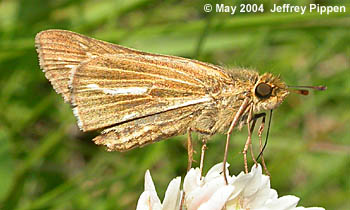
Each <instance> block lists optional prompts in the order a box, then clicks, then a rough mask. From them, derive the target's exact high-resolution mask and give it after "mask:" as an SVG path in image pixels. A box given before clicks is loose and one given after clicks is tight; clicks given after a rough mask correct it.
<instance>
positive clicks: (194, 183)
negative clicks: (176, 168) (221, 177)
mask: <svg viewBox="0 0 350 210" xmlns="http://www.w3.org/2000/svg"><path fill="white" fill-rule="evenodd" d="M200 179H201V177H200V171H199V168H196V169H194V168H191V169H190V170H189V171H188V172H187V174H186V176H185V179H184V184H183V189H184V192H186V193H190V192H192V191H193V190H195V189H197V188H198V187H200V185H201V181H200Z"/></svg>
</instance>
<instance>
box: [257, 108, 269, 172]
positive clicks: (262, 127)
mask: <svg viewBox="0 0 350 210" xmlns="http://www.w3.org/2000/svg"><path fill="white" fill-rule="evenodd" d="M264 114H265V113H264ZM265 117H266V114H265V115H264V116H263V118H262V120H261V124H260V127H259V130H258V137H259V145H260V153H261V163H262V165H263V168H264V171H265V173H266V174H267V175H268V176H271V174H270V172H269V171H268V170H267V167H266V164H265V160H264V155H263V145H262V133H263V131H264V128H265Z"/></svg>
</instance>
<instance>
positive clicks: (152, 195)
mask: <svg viewBox="0 0 350 210" xmlns="http://www.w3.org/2000/svg"><path fill="white" fill-rule="evenodd" d="M145 192H149V202H150V206H151V207H152V208H151V209H158V208H159V209H162V204H161V202H160V199H159V197H158V195H157V191H156V187H155V186H154V183H153V180H152V177H151V173H150V172H149V170H147V171H146V173H145Z"/></svg>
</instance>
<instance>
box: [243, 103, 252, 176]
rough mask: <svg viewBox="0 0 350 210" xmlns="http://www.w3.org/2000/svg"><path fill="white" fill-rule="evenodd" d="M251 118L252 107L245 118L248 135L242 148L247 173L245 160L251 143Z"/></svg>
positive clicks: (245, 168) (246, 168) (246, 167)
mask: <svg viewBox="0 0 350 210" xmlns="http://www.w3.org/2000/svg"><path fill="white" fill-rule="evenodd" d="M252 119H253V107H251V108H250V109H249V114H248V119H247V122H248V123H247V127H248V137H247V141H246V142H245V145H244V149H243V159H244V172H245V173H246V174H247V173H248V161H247V151H248V148H249V146H250V145H251V143H252V128H251V125H250V121H251V120H252Z"/></svg>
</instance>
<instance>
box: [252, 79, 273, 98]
mask: <svg viewBox="0 0 350 210" xmlns="http://www.w3.org/2000/svg"><path fill="white" fill-rule="evenodd" d="M271 93H272V87H271V86H270V85H268V84H266V83H260V84H258V85H257V86H256V88H255V95H256V96H257V97H258V98H261V99H262V98H268V97H270V95H271Z"/></svg>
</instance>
